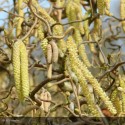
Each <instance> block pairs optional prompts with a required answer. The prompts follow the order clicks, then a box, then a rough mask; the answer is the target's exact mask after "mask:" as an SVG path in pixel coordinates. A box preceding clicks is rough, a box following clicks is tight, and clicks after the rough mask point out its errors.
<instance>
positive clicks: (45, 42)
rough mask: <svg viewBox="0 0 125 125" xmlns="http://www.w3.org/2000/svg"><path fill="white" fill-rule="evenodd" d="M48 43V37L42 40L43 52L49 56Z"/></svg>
mask: <svg viewBox="0 0 125 125" xmlns="http://www.w3.org/2000/svg"><path fill="white" fill-rule="evenodd" d="M47 45H48V40H47V39H43V40H42V41H41V48H42V50H43V53H44V54H45V56H47Z"/></svg>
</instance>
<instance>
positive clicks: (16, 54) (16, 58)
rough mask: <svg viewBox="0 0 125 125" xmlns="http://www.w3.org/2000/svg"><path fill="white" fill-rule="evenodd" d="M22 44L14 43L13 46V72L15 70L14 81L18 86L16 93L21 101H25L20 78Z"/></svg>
mask: <svg viewBox="0 0 125 125" xmlns="http://www.w3.org/2000/svg"><path fill="white" fill-rule="evenodd" d="M20 66H21V64H20V42H16V43H14V46H13V70H14V81H15V86H16V91H17V94H18V97H19V99H20V100H23V94H22V87H21V86H22V84H21V76H20V72H21V71H20V70H21V69H20Z"/></svg>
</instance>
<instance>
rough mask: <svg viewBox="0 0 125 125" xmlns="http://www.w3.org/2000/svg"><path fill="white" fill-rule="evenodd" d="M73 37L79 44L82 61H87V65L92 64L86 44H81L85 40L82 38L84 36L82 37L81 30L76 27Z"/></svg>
mask: <svg viewBox="0 0 125 125" xmlns="http://www.w3.org/2000/svg"><path fill="white" fill-rule="evenodd" d="M73 38H74V40H75V42H76V44H77V46H78V51H79V55H80V57H81V59H82V61H83V62H84V63H85V65H86V66H87V67H90V66H91V64H90V62H89V60H88V57H87V54H86V49H85V46H84V44H81V43H82V41H83V40H82V37H81V34H80V32H79V30H76V29H75V32H74V34H73ZM80 44H81V45H80Z"/></svg>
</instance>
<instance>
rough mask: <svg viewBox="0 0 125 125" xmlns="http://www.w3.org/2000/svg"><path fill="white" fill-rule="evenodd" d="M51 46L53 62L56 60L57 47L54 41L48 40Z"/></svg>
mask: <svg viewBox="0 0 125 125" xmlns="http://www.w3.org/2000/svg"><path fill="white" fill-rule="evenodd" d="M50 44H51V46H52V61H53V62H54V63H56V62H58V47H57V45H56V43H55V42H54V41H51V42H50Z"/></svg>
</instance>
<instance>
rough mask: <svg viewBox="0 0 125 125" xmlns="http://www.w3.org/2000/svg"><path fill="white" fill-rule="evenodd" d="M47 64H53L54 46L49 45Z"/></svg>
mask: <svg viewBox="0 0 125 125" xmlns="http://www.w3.org/2000/svg"><path fill="white" fill-rule="evenodd" d="M47 63H48V64H50V63H52V46H51V45H50V44H48V45H47Z"/></svg>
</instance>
